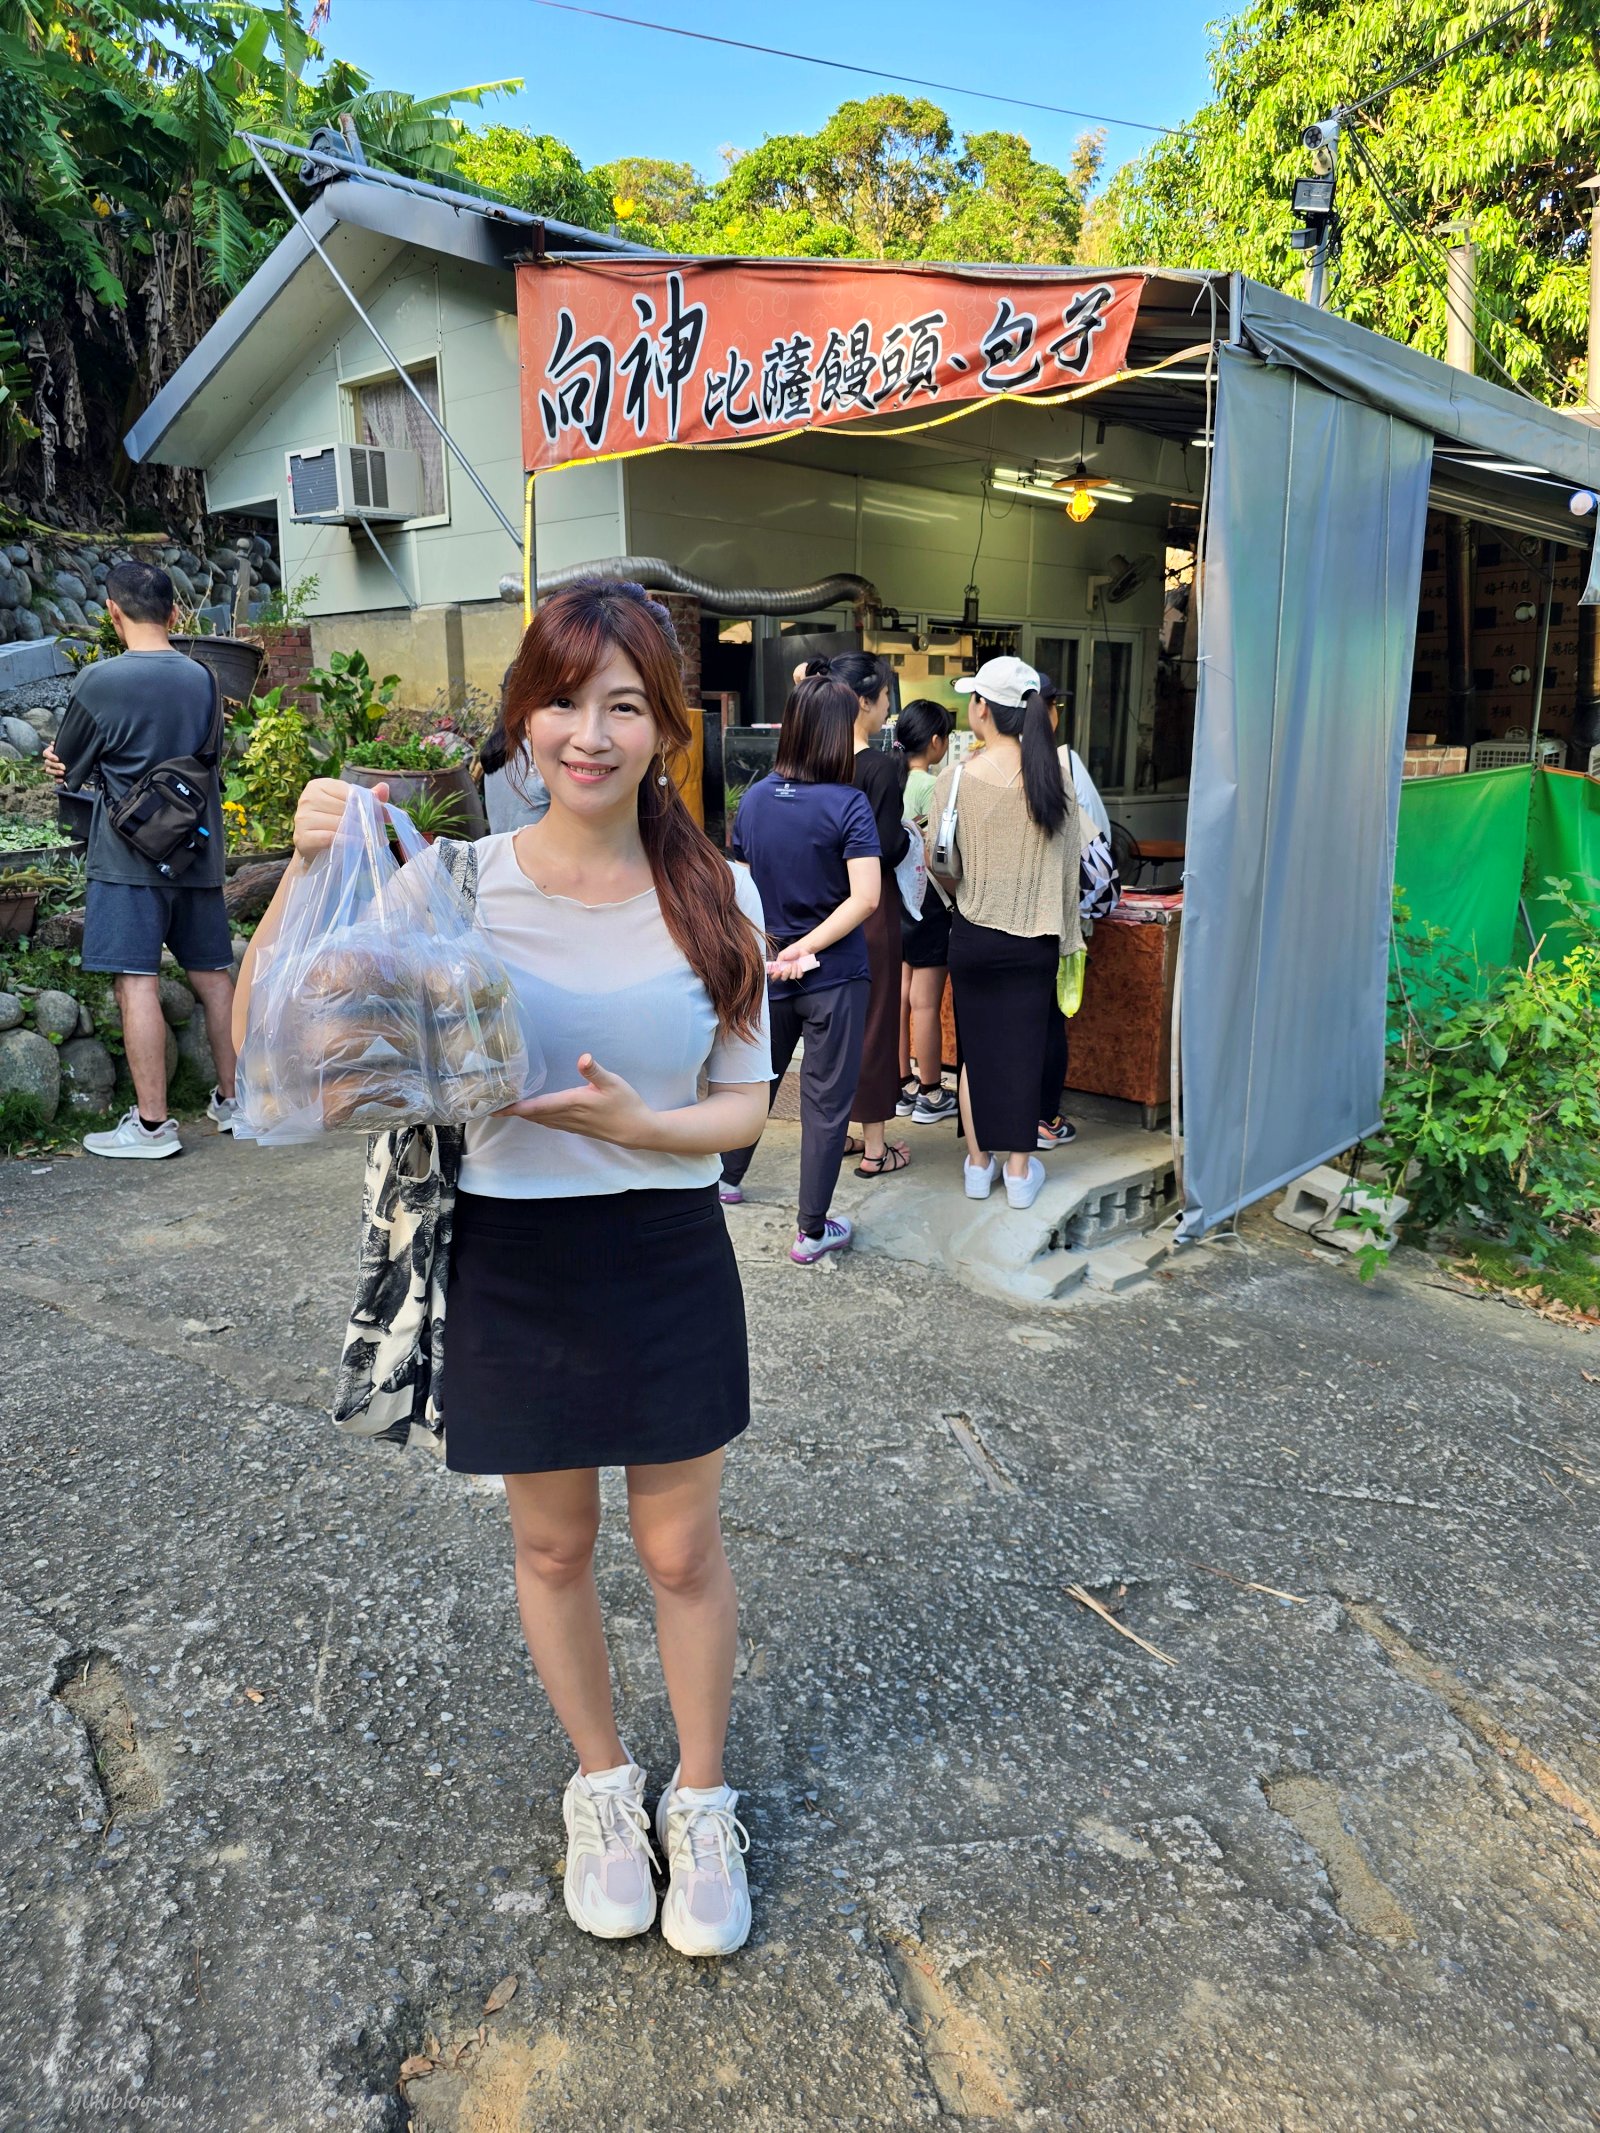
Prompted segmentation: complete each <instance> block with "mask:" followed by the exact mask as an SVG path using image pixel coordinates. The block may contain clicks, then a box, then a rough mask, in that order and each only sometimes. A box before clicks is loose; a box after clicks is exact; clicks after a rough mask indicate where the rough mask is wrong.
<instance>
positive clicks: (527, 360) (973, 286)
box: [517, 256, 1143, 470]
mask: <svg viewBox="0 0 1600 2133" xmlns="http://www.w3.org/2000/svg"><path fill="white" fill-rule="evenodd" d="M1142 279H1143V278H1142V276H1140V275H1138V274H1104V275H1077V276H1073V277H1071V278H1068V277H1066V276H1062V275H1047V274H1037V273H1035V274H1030V273H1029V272H1028V271H1027V270H1026V269H1018V270H1017V271H1015V272H1014V273H1006V274H999V275H997V274H995V273H993V272H989V273H980V272H975V271H974V272H970V273H969V272H963V271H962V270H960V269H952V268H948V267H941V268H929V269H919V268H908V267H892V266H891V267H879V266H868V265H863V264H862V263H861V262H859V261H851V262H848V263H845V262H840V261H838V260H831V259H830V260H817V261H805V262H796V261H789V260H783V261H770V262H769V261H765V260H757V261H751V260H731V259H730V260H683V261H681V262H677V263H675V262H672V261H670V260H665V259H629V258H622V257H615V256H607V257H599V258H594V259H585V260H582V261H578V260H562V261H548V262H539V263H536V264H532V265H525V266H519V267H518V269H517V320H518V337H519V340H520V343H521V358H522V448H523V463H524V465H525V466H527V467H528V468H530V469H534V470H539V469H543V468H546V467H557V466H566V465H570V464H571V463H573V462H574V461H582V460H585V459H597V458H602V457H605V456H607V455H610V454H613V453H619V452H637V451H642V450H646V449H648V448H649V447H651V446H653V445H663V444H690V445H692V444H726V443H731V442H734V441H736V440H738V439H741V438H751V437H767V436H776V435H778V434H780V433H781V432H783V431H785V430H795V429H803V428H806V427H816V426H818V425H822V424H827V423H835V422H851V421H858V420H861V419H863V418H864V417H866V416H869V415H877V416H887V417H893V416H896V415H898V416H901V417H903V418H905V419H907V420H912V421H914V420H915V419H916V418H917V417H918V416H919V415H920V416H927V415H932V414H936V413H938V412H940V411H941V410H943V409H945V408H947V407H949V408H954V407H958V406H960V405H962V404H963V403H965V402H979V401H983V400H986V399H992V398H994V397H995V396H996V395H997V394H1003V393H1051V392H1066V391H1070V390H1071V389H1072V388H1073V387H1074V386H1078V385H1086V384H1090V383H1092V382H1094V381H1096V380H1099V379H1102V378H1107V377H1110V376H1112V375H1114V374H1115V373H1116V372H1117V371H1118V370H1120V369H1121V368H1122V367H1123V364H1124V362H1125V361H1126V358H1127V353H1128V340H1129V336H1130V335H1131V334H1132V332H1133V324H1134V319H1135V318H1136V316H1137V314H1138V309H1139V295H1140V290H1141V287H1142Z"/></svg>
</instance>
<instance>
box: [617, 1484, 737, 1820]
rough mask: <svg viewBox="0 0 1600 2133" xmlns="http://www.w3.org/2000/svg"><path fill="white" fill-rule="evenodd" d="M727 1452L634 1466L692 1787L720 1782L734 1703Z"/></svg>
mask: <svg viewBox="0 0 1600 2133" xmlns="http://www.w3.org/2000/svg"><path fill="white" fill-rule="evenodd" d="M722 1461H723V1455H722V1453H721V1452H720V1451H717V1452H709V1453H707V1455H706V1456H705V1457H704V1458H703V1459H682V1460H677V1461H675V1462H674V1463H673V1464H672V1465H670V1466H630V1467H629V1469H628V1519H629V1522H630V1524H631V1525H632V1527H633V1544H634V1546H635V1547H636V1548H637V1549H638V1551H639V1560H640V1562H641V1563H643V1565H644V1568H645V1575H646V1576H647V1577H648V1578H649V1580H650V1583H651V1585H652V1586H653V1588H654V1590H655V1596H656V1641H657V1643H658V1644H659V1646H660V1648H661V1671H662V1673H663V1674H664V1675H665V1676H666V1681H667V1695H668V1698H669V1699H670V1701H671V1704H672V1715H673V1718H674V1719H675V1720H676V1721H677V1727H678V1749H679V1754H680V1756H681V1758H682V1763H683V1769H682V1773H681V1776H680V1779H679V1782H680V1783H681V1784H684V1785H720V1784H721V1783H722V1750H723V1746H724V1744H725V1742H726V1740H727V1737H728V1708H729V1705H730V1704H731V1703H732V1701H733V1661H734V1653H735V1649H736V1646H737V1641H738V1631H739V1595H738V1594H737V1592H736V1591H735V1590H734V1585H733V1572H732V1570H731V1569H730V1568H729V1567H728V1558H727V1555H726V1553H725V1551H724V1549H723V1546H722V1525H721V1521H720V1518H719V1516H718V1498H719V1496H720V1493H721V1488H722Z"/></svg>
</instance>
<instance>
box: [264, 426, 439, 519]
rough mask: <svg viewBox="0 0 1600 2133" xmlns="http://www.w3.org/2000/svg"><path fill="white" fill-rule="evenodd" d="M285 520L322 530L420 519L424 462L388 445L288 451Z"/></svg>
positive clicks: (285, 457) (345, 445) (416, 454)
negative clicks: (367, 521) (311, 523)
mask: <svg viewBox="0 0 1600 2133" xmlns="http://www.w3.org/2000/svg"><path fill="white" fill-rule="evenodd" d="M284 460H285V464H286V466H287V469H288V477H289V516H290V517H291V518H292V519H297V520H301V521H304V520H312V521H314V522H315V523H317V524H319V525H324V526H359V525H360V524H361V523H362V521H363V520H364V519H370V520H374V521H376V522H378V523H379V524H382V523H385V522H389V521H393V520H395V519H403V518H420V517H421V516H422V459H421V455H420V454H419V453H416V452H406V451H398V450H394V449H392V448H391V447H390V446H388V445H377V444H325V445H323V446H322V448H321V449H320V450H319V451H315V452H286V453H285V454H284Z"/></svg>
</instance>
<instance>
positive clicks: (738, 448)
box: [528, 341, 1211, 482]
mask: <svg viewBox="0 0 1600 2133" xmlns="http://www.w3.org/2000/svg"><path fill="white" fill-rule="evenodd" d="M1210 349H1211V343H1210V342H1209V341H1196V342H1195V344H1194V345H1193V347H1191V348H1180V349H1179V350H1178V352H1177V354H1176V355H1169V356H1163V357H1162V358H1161V361H1160V362H1159V363H1151V364H1149V365H1147V367H1146V368H1145V369H1143V370H1119V371H1117V372H1116V373H1115V374H1114V375H1113V376H1112V377H1109V378H1097V379H1096V380H1095V381H1094V383H1093V384H1092V385H1075V386H1073V387H1072V389H1071V390H1070V391H1068V392H1064V393H990V394H988V395H987V397H986V398H984V399H982V400H966V401H963V402H962V404H961V406H959V407H952V408H947V409H946V410H945V412H944V413H943V414H939V415H929V416H928V417H927V419H926V420H925V421H923V422H902V423H897V424H896V425H895V427H894V428H893V429H888V430H868V429H862V430H861V432H860V434H861V435H862V436H864V437H868V438H876V437H912V436H915V435H916V434H917V433H918V432H919V431H921V430H936V429H939V428H941V427H942V426H943V424H945V423H946V422H959V421H960V420H961V418H962V416H964V415H974V414H976V413H977V412H978V410H979V409H980V408H984V407H994V406H996V405H998V404H999V403H1000V402H1001V401H1006V400H1009V401H1012V402H1014V403H1015V404H1016V405H1017V406H1018V407H1068V406H1070V405H1071V404H1072V403H1073V401H1075V400H1087V399H1089V398H1090V397H1091V396H1092V395H1093V394H1095V393H1103V392H1109V391H1110V389H1111V387H1112V386H1113V385H1128V384H1132V383H1133V382H1135V381H1136V380H1137V379H1139V378H1153V377H1155V376H1157V374H1158V373H1159V372H1161V371H1163V370H1170V369H1171V368H1172V366H1173V365H1174V364H1175V363H1188V362H1192V361H1193V360H1194V358H1195V357H1197V356H1203V355H1207V354H1209V352H1210ZM857 427H858V425H857V424H856V423H853V422H851V423H841V422H803V423H801V424H800V425H799V427H798V428H796V429H792V430H773V431H771V432H770V433H769V434H768V435H766V436H764V437H727V438H722V439H718V440H709V439H708V440H707V441H706V442H705V443H703V444H640V445H633V446H631V447H630V448H629V449H628V450H627V451H624V452H595V453H594V454H592V455H591V456H590V457H589V458H588V459H564V460H563V461H562V462H561V464H560V465H559V466H554V467H536V468H535V469H534V471H533V472H532V473H531V474H530V475H529V476H528V479H529V481H530V482H534V481H537V480H538V479H539V477H540V475H541V474H565V473H568V472H569V471H570V470H571V469H572V468H573V467H596V466H601V465H603V464H604V463H605V462H607V461H608V460H614V459H643V458H645V457H646V456H647V455H648V454H650V453H652V452H749V451H753V450H755V449H756V448H757V447H758V446H760V445H764V444H781V443H783V442H784V441H785V440H787V439H788V438H791V437H816V436H830V437H831V436H834V435H836V434H837V433H838V432H839V431H840V430H852V431H854V430H855V429H857Z"/></svg>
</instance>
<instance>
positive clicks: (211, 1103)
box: [206, 1089, 239, 1133]
mask: <svg viewBox="0 0 1600 2133" xmlns="http://www.w3.org/2000/svg"><path fill="white" fill-rule="evenodd" d="M238 1113H239V1104H238V1099H237V1098H236V1097H232V1096H224V1095H223V1093H222V1091H221V1090H220V1089H213V1090H212V1092H211V1094H210V1096H209V1097H207V1099H206V1117H207V1118H210V1119H214V1120H215V1121H216V1127H217V1131H218V1132H219V1133H231V1132H232V1131H233V1122H234V1119H235V1118H236V1117H237V1116H238Z"/></svg>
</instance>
